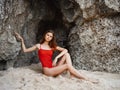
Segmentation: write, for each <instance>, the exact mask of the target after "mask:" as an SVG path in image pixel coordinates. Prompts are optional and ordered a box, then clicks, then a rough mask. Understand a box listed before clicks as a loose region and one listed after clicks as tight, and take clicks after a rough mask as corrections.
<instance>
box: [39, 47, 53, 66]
mask: <svg viewBox="0 0 120 90" xmlns="http://www.w3.org/2000/svg"><path fill="white" fill-rule="evenodd" d="M52 55H53V50H52V49H51V50H45V49H42V48H41V46H40V49H39V50H38V56H39V60H40V61H41V64H42V67H48V68H52Z"/></svg>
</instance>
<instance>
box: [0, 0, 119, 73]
mask: <svg viewBox="0 0 120 90" xmlns="http://www.w3.org/2000/svg"><path fill="white" fill-rule="evenodd" d="M48 29H53V30H54V31H55V33H56V37H57V42H58V45H60V46H63V47H66V48H67V49H68V50H69V52H70V54H71V58H72V61H73V65H74V66H75V67H76V68H78V69H86V70H99V71H107V72H120V1H119V0H51V1H49V0H1V1H0V69H1V70H3V69H7V68H9V67H18V66H24V65H29V64H31V63H38V62H39V60H38V58H37V52H32V53H23V52H22V50H21V47H20V45H21V44H20V42H19V41H17V40H16V38H15V36H14V31H16V32H18V33H20V34H21V35H22V36H23V38H24V40H25V44H26V47H30V46H32V45H34V44H36V43H38V42H39V40H40V38H41V37H42V35H43V33H44V31H46V30H48Z"/></svg>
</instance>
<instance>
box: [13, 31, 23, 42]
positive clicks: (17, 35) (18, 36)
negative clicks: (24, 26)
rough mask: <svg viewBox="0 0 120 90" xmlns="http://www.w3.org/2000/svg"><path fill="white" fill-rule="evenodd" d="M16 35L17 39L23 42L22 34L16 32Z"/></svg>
mask: <svg viewBox="0 0 120 90" xmlns="http://www.w3.org/2000/svg"><path fill="white" fill-rule="evenodd" d="M14 34H15V36H16V37H17V39H19V40H20V41H23V38H22V37H21V36H20V34H18V33H17V32H14Z"/></svg>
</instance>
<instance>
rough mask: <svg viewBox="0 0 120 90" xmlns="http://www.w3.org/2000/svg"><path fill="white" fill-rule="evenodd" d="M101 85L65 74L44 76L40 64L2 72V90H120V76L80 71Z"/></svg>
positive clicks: (0, 77)
mask: <svg viewBox="0 0 120 90" xmlns="http://www.w3.org/2000/svg"><path fill="white" fill-rule="evenodd" d="M79 72H80V73H83V74H85V75H86V76H87V77H89V78H92V79H98V80H99V83H97V84H93V83H91V82H89V81H85V80H81V79H77V78H74V77H72V78H70V76H69V74H68V73H66V72H64V73H63V74H61V75H59V76H57V77H48V76H46V75H44V74H42V70H41V66H40V64H33V65H31V66H27V67H20V68H9V69H8V70H6V71H0V90H120V74H111V73H105V72H91V71H85V70H79Z"/></svg>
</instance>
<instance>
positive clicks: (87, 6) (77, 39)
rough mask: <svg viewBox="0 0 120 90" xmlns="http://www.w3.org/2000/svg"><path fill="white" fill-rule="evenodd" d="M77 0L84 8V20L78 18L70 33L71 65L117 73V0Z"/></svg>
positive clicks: (119, 37)
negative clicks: (103, 0)
mask: <svg viewBox="0 0 120 90" xmlns="http://www.w3.org/2000/svg"><path fill="white" fill-rule="evenodd" d="M76 1H77V2H78V3H79V4H80V8H81V9H82V10H83V18H84V20H83V21H82V22H83V23H81V19H80V20H77V22H76V26H75V27H74V28H72V29H71V32H70V34H69V45H70V47H69V50H70V53H71V56H72V59H73V63H74V66H75V67H76V68H82V69H86V70H100V71H107V72H120V13H119V7H120V3H116V2H119V1H117V0H116V1H115V2H113V3H112V1H111V0H105V3H104V2H102V1H101V2H98V1H97V0H76ZM110 4H111V5H110ZM107 6H108V7H107ZM100 7H107V8H104V9H105V10H104V9H103V8H100ZM111 8H112V9H111ZM103 10H104V11H105V12H102V11H103ZM79 22H80V23H79Z"/></svg>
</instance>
